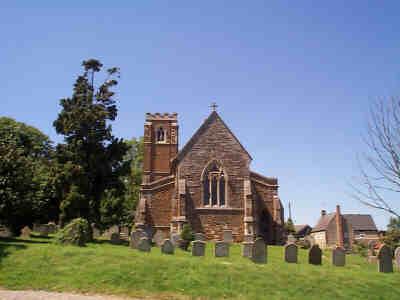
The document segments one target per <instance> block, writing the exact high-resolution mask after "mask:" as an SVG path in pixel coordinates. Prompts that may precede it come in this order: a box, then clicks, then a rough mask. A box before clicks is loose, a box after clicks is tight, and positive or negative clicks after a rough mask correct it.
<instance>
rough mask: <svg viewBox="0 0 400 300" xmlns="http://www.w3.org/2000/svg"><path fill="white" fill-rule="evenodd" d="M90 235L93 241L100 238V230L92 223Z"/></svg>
mask: <svg viewBox="0 0 400 300" xmlns="http://www.w3.org/2000/svg"><path fill="white" fill-rule="evenodd" d="M91 227H92V235H93V238H94V239H97V238H99V237H100V236H101V233H100V229H98V228H97V227H96V224H94V223H92V225H91Z"/></svg>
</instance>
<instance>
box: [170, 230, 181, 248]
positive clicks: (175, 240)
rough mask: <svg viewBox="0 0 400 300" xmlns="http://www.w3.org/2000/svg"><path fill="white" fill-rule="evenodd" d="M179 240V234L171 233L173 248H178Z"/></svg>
mask: <svg viewBox="0 0 400 300" xmlns="http://www.w3.org/2000/svg"><path fill="white" fill-rule="evenodd" d="M180 239H181V235H180V234H179V233H172V234H171V242H172V244H174V246H175V247H176V246H178V243H179V240H180Z"/></svg>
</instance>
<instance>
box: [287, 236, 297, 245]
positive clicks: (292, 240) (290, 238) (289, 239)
mask: <svg viewBox="0 0 400 300" xmlns="http://www.w3.org/2000/svg"><path fill="white" fill-rule="evenodd" d="M295 242H296V238H295V237H294V235H293V234H289V235H288V237H287V243H288V244H292V243H295Z"/></svg>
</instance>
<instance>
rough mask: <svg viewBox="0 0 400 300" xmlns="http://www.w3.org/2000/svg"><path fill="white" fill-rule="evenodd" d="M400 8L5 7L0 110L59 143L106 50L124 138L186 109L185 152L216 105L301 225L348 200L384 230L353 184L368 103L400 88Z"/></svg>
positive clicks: (280, 4)
mask: <svg viewBox="0 0 400 300" xmlns="http://www.w3.org/2000/svg"><path fill="white" fill-rule="evenodd" d="M189 2H191V3H189ZM297 2H299V3H297ZM300 2H301V3H300ZM323 2H325V3H323ZM399 9H400V3H399V2H398V1H393V2H391V1H333V2H332V1H330V2H328V1H196V2H194V1H85V3H83V1H63V2H62V3H61V1H57V2H54V1H2V2H1V3H0V37H1V44H0V45H1V47H0V66H1V69H2V70H1V72H0V82H1V96H2V97H1V106H0V115H3V116H4V115H5V116H10V117H13V118H15V119H17V120H18V121H22V122H26V123H28V124H30V125H33V126H36V127H37V128H39V129H40V130H42V131H43V132H44V133H46V134H48V135H49V136H50V137H51V139H52V140H54V141H56V142H58V141H61V137H59V136H57V135H56V133H55V131H54V128H53V127H52V122H53V121H54V119H55V118H56V116H57V113H58V111H59V110H60V107H59V99H60V98H62V97H67V96H70V95H71V88H72V84H73V82H74V80H75V78H76V76H77V74H79V72H80V71H81V68H80V63H81V61H82V60H84V59H86V58H91V57H94V58H98V59H100V60H101V61H102V62H103V63H104V65H105V66H107V67H111V66H119V67H120V68H121V72H122V75H121V80H120V85H119V87H118V90H117V91H118V99H119V100H118V103H119V104H118V105H119V115H118V119H117V121H116V122H115V123H114V125H113V128H114V132H115V134H116V135H117V136H120V137H124V138H131V137H133V136H136V137H137V136H140V135H142V134H143V121H144V114H145V113H146V112H178V113H179V123H180V143H181V146H183V144H184V143H185V142H186V141H187V140H188V139H189V138H190V136H191V135H192V134H193V133H194V131H195V130H196V129H197V128H198V126H200V124H201V123H202V121H203V120H204V119H205V118H206V117H207V116H208V114H209V112H210V109H209V105H210V103H211V102H213V101H216V102H217V103H218V105H219V108H218V111H219V113H220V115H221V116H222V118H223V119H224V120H225V122H226V123H227V124H228V125H229V126H230V128H231V129H232V130H233V132H234V133H235V134H236V135H237V137H238V138H239V139H240V140H241V142H242V143H243V145H244V146H245V147H246V148H247V150H248V151H249V152H250V153H251V155H252V156H253V163H252V169H253V170H255V171H257V172H260V173H262V174H265V175H267V176H276V177H278V179H279V183H280V196H281V199H282V201H283V202H284V203H285V206H286V207H287V203H288V201H289V200H290V201H291V202H292V206H293V216H294V219H295V222H296V223H309V224H310V225H315V223H316V221H317V219H318V217H319V214H320V210H321V209H326V210H328V211H333V210H334V208H335V205H336V204H340V205H341V206H342V211H343V212H345V213H372V214H373V216H374V218H375V221H376V223H377V225H378V226H379V227H380V228H384V227H385V225H386V224H387V221H388V218H389V216H388V215H386V214H383V213H381V212H377V211H373V210H371V209H368V208H366V207H364V206H362V205H361V204H359V203H358V202H357V201H355V200H353V199H352V198H351V197H350V196H349V192H350V191H351V189H350V188H349V186H348V183H349V182H350V181H351V180H352V178H353V177H354V176H357V174H358V171H357V163H356V157H357V154H359V153H361V152H362V151H363V149H364V148H365V146H364V144H363V142H362V138H361V134H362V133H363V131H364V129H365V123H366V119H367V113H368V108H369V106H370V104H371V103H372V102H373V101H375V100H376V99H377V98H378V97H388V96H392V95H397V96H398V95H399V94H400V91H399V87H400V60H399V53H400V51H399V50H400V38H399V26H400V18H398V12H399ZM395 197H396V195H394V196H393V197H392V198H393V199H391V201H393V202H392V203H393V204H394V206H395V207H396V208H398V209H399V208H400V204H399V203H398V202H397V203H396V202H394V201H395V200H396V199H395ZM397 201H398V199H397Z"/></svg>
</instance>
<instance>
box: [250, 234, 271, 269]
mask: <svg viewBox="0 0 400 300" xmlns="http://www.w3.org/2000/svg"><path fill="white" fill-rule="evenodd" d="M251 260H252V261H253V262H255V263H258V264H265V263H267V245H266V244H265V242H264V240H263V239H262V238H257V239H256V240H255V241H254V244H253V247H252V253H251Z"/></svg>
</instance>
